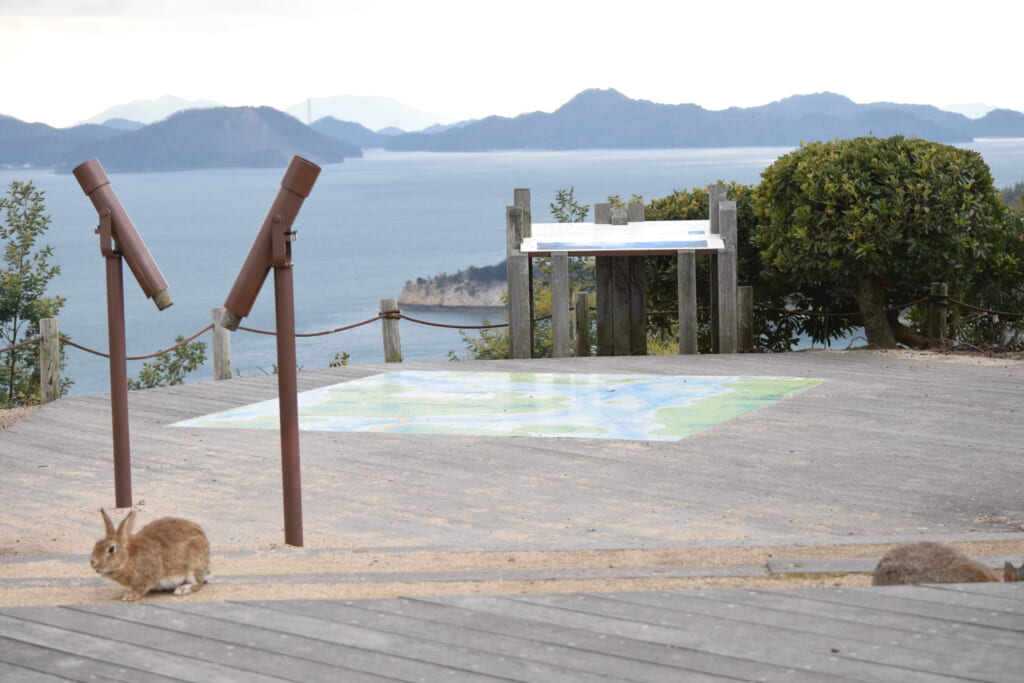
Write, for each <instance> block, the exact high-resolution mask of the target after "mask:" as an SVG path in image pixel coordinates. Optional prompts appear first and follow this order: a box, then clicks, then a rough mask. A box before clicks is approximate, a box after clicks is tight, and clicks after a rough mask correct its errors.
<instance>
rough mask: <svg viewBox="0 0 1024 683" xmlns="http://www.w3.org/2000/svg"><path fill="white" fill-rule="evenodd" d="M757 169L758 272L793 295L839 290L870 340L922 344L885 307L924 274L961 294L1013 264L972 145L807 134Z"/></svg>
mask: <svg viewBox="0 0 1024 683" xmlns="http://www.w3.org/2000/svg"><path fill="white" fill-rule="evenodd" d="M762 178H763V181H762V183H761V184H760V185H759V186H758V187H757V190H756V193H755V202H754V208H755V211H756V213H757V216H758V218H759V220H760V227H759V229H758V230H757V232H756V234H755V235H754V244H755V246H756V247H757V248H758V249H759V250H760V255H761V258H762V260H763V262H764V266H765V269H766V272H767V274H768V276H769V277H770V278H771V279H773V280H774V281H776V282H784V283H786V285H787V286H788V287H789V288H790V289H792V290H793V291H794V292H809V291H819V292H821V291H824V292H832V293H835V294H838V295H840V296H841V297H845V298H846V300H847V301H848V302H849V303H850V305H852V306H853V307H854V309H855V311H856V312H857V314H858V315H855V316H852V317H851V320H852V321H853V322H858V323H860V324H862V325H864V328H865V332H866V333H867V336H868V341H869V342H871V343H873V344H876V345H878V346H882V347H893V346H895V345H896V343H897V341H899V342H902V343H905V344H908V345H914V346H921V345H924V344H926V343H927V341H928V340H927V339H925V338H924V337H923V336H922V335H920V334H918V333H917V332H915V331H914V330H913V329H911V328H910V327H908V326H907V325H906V324H904V323H903V322H902V321H901V320H900V311H899V310H896V309H895V308H894V306H895V305H897V304H902V303H906V302H909V301H912V300H915V299H917V298H919V297H922V296H924V295H925V294H927V293H928V290H929V285H930V283H931V282H939V281H941V282H946V283H948V284H949V285H950V289H951V292H953V293H954V295H958V296H961V297H964V298H968V299H969V298H972V297H974V298H976V297H977V295H978V293H979V292H980V291H981V290H982V289H984V288H989V289H990V290H991V291H994V289H993V287H995V289H999V288H1000V287H1005V286H1006V283H1007V282H1012V280H1013V278H1014V277H1015V273H1016V274H1017V275H1019V273H1020V267H1019V263H1017V262H1016V256H1015V252H1014V251H1013V250H1015V249H1016V250H1017V251H1019V240H1016V235H1014V232H1015V231H1017V228H1016V227H1014V225H1015V223H1016V224H1019V222H1017V221H1015V220H1014V219H1013V217H1012V216H1011V215H1010V213H1009V212H1008V210H1007V208H1006V207H1005V206H1004V204H1003V203H1002V201H1001V200H1000V196H999V192H998V191H997V190H996V188H995V187H994V185H993V182H992V176H991V174H990V172H989V169H988V166H987V165H986V164H985V162H984V160H983V159H982V157H981V155H980V154H978V153H977V152H973V151H970V150H965V149H959V148H956V147H952V146H949V145H942V144H938V143H933V142H927V141H924V140H914V139H905V138H903V137H900V136H896V137H891V138H886V139H880V138H872V137H864V138H855V139H849V140H836V141H833V142H815V143H809V144H805V145H803V146H802V147H801V148H800V149H798V150H796V151H794V152H792V153H790V154H787V155H785V156H783V157H780V158H779V159H778V160H777V161H776V162H775V163H774V164H773V165H772V166H770V167H768V168H767V169H766V170H765V171H764V173H763V174H762ZM1015 240H1016V241H1017V245H1014V244H1013V242H1014V241H1015ZM1007 249H1009V250H1010V252H1011V253H1010V255H1009V258H1007V256H1006V251H1007ZM996 262H1000V263H999V271H1000V272H999V274H998V280H999V283H996V282H994V281H993V280H992V276H993V273H992V272H991V270H990V266H992V265H993V264H996ZM1018 282H1019V280H1018ZM997 284H998V286H996V285H997ZM980 303H984V302H980ZM838 305H840V306H842V302H841V301H840V302H839V304H838Z"/></svg>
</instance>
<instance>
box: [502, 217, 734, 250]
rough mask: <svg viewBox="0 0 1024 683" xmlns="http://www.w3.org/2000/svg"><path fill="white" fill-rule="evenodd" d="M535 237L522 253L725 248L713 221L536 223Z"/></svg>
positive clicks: (526, 242) (523, 247) (529, 238)
mask: <svg viewBox="0 0 1024 683" xmlns="http://www.w3.org/2000/svg"><path fill="white" fill-rule="evenodd" d="M532 232H533V235H532V236H531V237H528V238H525V239H524V240H523V242H522V245H521V246H520V247H519V250H520V251H521V252H523V253H524V254H550V253H551V252H557V251H565V252H569V253H570V254H574V253H575V254H599V253H600V252H617V253H622V252H635V253H637V254H645V253H647V254H653V253H658V252H661V253H672V252H676V251H680V250H695V251H698V250H699V251H717V250H720V249H724V248H725V245H724V244H723V243H722V237H721V236H720V235H715V234H712V233H711V221H708V220H698V221H643V222H637V223H629V224H627V225H607V224H600V225H598V224H594V223H534V224H533V225H532Z"/></svg>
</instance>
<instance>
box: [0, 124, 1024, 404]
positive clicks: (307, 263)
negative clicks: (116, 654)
mask: <svg viewBox="0 0 1024 683" xmlns="http://www.w3.org/2000/svg"><path fill="white" fill-rule="evenodd" d="M969 146H970V147H971V148H973V149H977V150H978V151H979V152H981V153H982V155H983V156H984V157H985V159H986V161H988V163H989V165H990V167H991V168H992V171H993V175H994V176H995V179H996V184H997V186H999V187H1003V186H1007V185H1012V184H1013V183H1016V182H1019V181H1021V180H1024V140H1009V141H1007V140H999V141H978V142H976V143H972V144H971V145H969ZM789 151H791V150H790V148H726V149H681V150H588V151H572V152H546V151H512V152H493V153H465V154H461V153H453V154H437V153H428V152H408V153H394V152H381V151H369V152H367V153H366V156H365V157H364V158H362V159H351V160H348V161H346V162H345V163H342V164H334V165H328V166H325V167H324V168H323V171H322V172H321V174H320V177H319V179H318V180H317V182H316V185H315V186H314V188H313V191H312V193H311V194H310V196H309V198H308V199H307V200H306V201H305V204H304V205H303V207H302V209H301V211H300V213H299V216H298V220H297V221H296V222H295V229H296V230H297V231H298V236H297V241H296V242H295V243H294V244H293V245H292V258H293V261H294V264H295V265H294V283H295V304H296V329H297V330H298V331H299V332H300V333H301V332H319V331H322V330H329V329H334V328H337V327H343V326H346V325H351V324H353V323H356V322H360V321H363V320H367V319H370V318H373V317H374V316H376V315H377V312H378V311H379V310H380V300H381V299H384V298H391V297H397V296H398V294H399V292H400V291H401V289H402V287H403V286H404V285H405V283H406V281H408V280H415V279H416V278H419V277H424V278H429V277H432V276H434V275H438V274H441V273H455V272H457V271H459V270H462V269H464V268H467V267H469V266H487V265H492V264H495V263H499V262H500V261H501V260H502V259H504V258H505V207H506V206H507V205H509V204H511V203H512V193H513V190H514V189H515V188H522V187H525V188H530V189H531V191H532V199H533V207H532V209H533V217H534V220H536V221H538V222H549V221H551V220H553V219H552V218H551V216H550V211H549V205H550V203H551V202H552V201H553V200H554V197H555V193H556V191H557V190H559V189H563V188H569V187H575V197H576V199H577V201H579V202H580V203H583V204H589V205H593V204H594V203H597V202H604V201H607V198H608V196H609V195H619V196H621V197H630V196H632V195H634V194H639V195H642V196H643V197H644V198H645V199H648V200H649V199H653V198H657V197H663V196H665V195H667V194H669V193H671V192H672V191H673V190H676V189H689V188H692V187H703V186H705V185H708V184H709V183H713V182H716V181H720V180H721V181H725V182H728V181H733V180H735V181H737V182H740V183H750V184H752V183H757V182H759V180H760V174H761V172H762V171H763V170H764V169H765V168H766V167H767V166H769V165H770V164H771V163H772V162H774V161H775V159H777V158H778V157H779V156H781V155H783V154H786V153H787V152H789ZM82 161H85V159H83V160H82ZM100 161H101V162H102V159H100ZM283 172H284V171H283V169H217V170H198V171H185V172H173V173H131V174H126V173H112V174H110V178H111V182H112V186H113V188H114V190H115V191H116V192H117V195H118V197H119V198H120V200H121V202H122V204H123V205H124V207H125V209H126V210H127V212H128V214H129V216H130V217H131V218H132V220H133V222H134V224H135V226H136V228H137V229H138V231H139V233H140V235H141V236H142V238H143V240H144V241H145V243H146V245H147V246H148V247H149V250H150V252H151V253H152V255H153V257H154V259H155V260H156V262H157V264H158V265H159V267H160V268H161V270H162V272H163V274H164V276H165V277H166V279H167V281H168V282H169V284H170V287H169V291H170V294H171V296H172V297H173V298H174V302H175V303H174V306H172V307H171V308H169V309H167V310H165V311H157V309H156V306H155V305H154V304H153V303H152V302H151V301H149V300H147V299H145V297H144V295H143V294H142V293H141V290H140V289H139V287H138V285H137V283H136V282H135V281H134V279H133V277H132V275H131V272H130V271H129V270H128V269H127V268H125V292H126V293H125V301H126V304H125V309H126V320H127V342H128V353H129V355H143V354H147V353H152V352H153V351H156V350H158V349H162V348H166V347H168V346H171V345H172V344H173V342H174V337H175V335H179V334H180V335H186V336H188V335H191V334H193V333H195V332H197V331H198V330H200V329H202V328H203V327H205V326H206V325H207V324H208V323H209V322H210V309H212V308H214V307H217V306H220V305H222V304H223V302H224V298H225V296H226V295H227V293H228V290H229V289H230V287H231V285H232V283H233V282H234V279H235V276H236V274H237V273H238V270H239V268H240V266H241V264H242V262H243V261H244V259H245V256H246V254H247V253H248V250H249V247H250V246H251V244H252V240H253V238H254V237H255V235H256V233H257V231H258V230H259V228H260V226H261V225H262V223H263V220H264V218H265V217H266V214H267V211H268V209H269V208H270V205H271V203H272V202H273V200H274V197H275V196H276V195H277V192H278V189H279V188H280V182H281V177H282V175H283ZM12 180H23V181H28V180H31V181H33V182H34V183H35V184H36V186H37V187H38V188H39V189H41V190H43V191H45V193H46V208H47V212H48V213H49V214H50V216H51V217H52V223H51V227H50V229H49V231H48V232H47V233H46V235H45V238H44V242H45V243H47V244H50V245H52V246H53V248H54V253H53V256H52V258H51V262H52V263H55V264H59V265H60V267H61V271H62V272H61V274H60V276H58V277H57V278H55V279H54V280H53V282H52V283H51V286H50V290H49V292H50V294H58V295H61V296H63V297H65V298H66V299H67V303H66V305H65V307H64V309H63V311H62V312H61V314H60V325H61V332H62V333H63V334H65V335H69V336H70V337H71V338H72V339H74V340H75V341H76V342H78V343H80V344H84V345H86V346H88V347H91V348H95V349H98V350H102V351H106V349H107V347H108V340H107V322H106V294H105V280H104V264H103V258H102V257H101V255H100V251H99V238H98V237H97V236H96V235H95V228H96V225H97V216H96V212H95V210H94V209H93V207H92V204H91V203H90V201H89V199H88V198H87V197H86V196H85V194H84V193H83V192H82V190H81V188H80V187H79V185H78V183H77V181H76V180H75V178H74V176H72V175H70V174H67V175H63V174H62V175H58V174H54V173H52V172H50V171H46V170H21V169H4V170H0V185H2V189H3V190H4V191H6V188H7V186H8V185H9V184H10V182H11V181H12ZM273 301H274V292H273V277H268V278H267V281H266V282H265V283H264V285H263V289H262V291H261V293H260V295H259V297H258V299H257V302H256V306H255V307H254V309H253V312H252V314H251V315H250V316H249V317H248V318H246V319H245V320H243V322H242V324H243V325H244V326H247V327H254V328H259V329H265V330H272V329H273V328H274V315H273ZM414 317H417V318H421V319H424V320H430V321H436V322H442V323H447V324H457V325H475V324H480V322H481V318H482V316H481V314H480V313H453V312H443V313H441V312H417V313H415V314H414ZM490 319H491V322H500V321H501V320H502V315H501V313H500V312H496V313H494V314H492V315H491V316H490ZM401 337H402V350H403V354H404V357H405V359H406V360H422V361H441V360H445V359H446V358H447V357H448V352H449V351H454V352H455V353H457V354H465V347H464V346H463V343H462V340H461V338H460V336H459V333H458V331H457V330H452V329H445V328H436V327H426V326H422V325H415V324H412V323H409V322H407V321H403V322H402V323H401ZM201 339H204V340H206V341H209V336H204V337H201ZM342 352H345V353H348V354H349V356H350V362H351V363H354V364H355V363H369V362H380V361H383V345H382V342H381V330H380V323H372V324H370V325H365V326H363V327H359V328H356V329H354V330H350V331H346V332H342V333H339V334H332V335H325V336H320V337H312V338H306V339H299V340H298V342H297V355H298V362H299V365H301V366H303V367H305V368H307V369H312V368H320V367H326V366H327V365H328V364H329V363H330V362H331V360H332V359H333V358H334V357H335V355H336V354H338V353H342ZM275 363H276V351H275V342H274V338H273V337H270V336H266V335H258V334H252V333H248V332H244V331H240V332H235V333H234V334H233V337H232V366H233V367H234V368H236V369H237V371H238V373H239V374H241V375H242V376H248V375H253V374H259V373H261V372H271V371H272V370H273V366H274V364H275ZM141 366H142V362H141V361H131V362H129V374H131V375H137V373H138V371H139V369H140V368H141ZM65 374H66V375H67V376H69V377H71V378H72V379H73V380H74V381H75V385H74V387H73V388H72V390H71V395H81V394H95V393H106V392H108V391H109V378H108V368H107V362H106V361H105V360H104V359H102V358H99V357H96V356H93V355H91V354H86V353H84V352H82V351H79V350H77V349H74V348H69V349H68V368H67V370H66V373H65ZM211 376H212V370H211V368H210V365H209V363H207V365H206V366H205V367H204V368H202V369H201V370H199V371H197V372H196V373H194V374H193V375H191V376H190V377H189V381H202V380H208V379H210V378H211Z"/></svg>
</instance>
